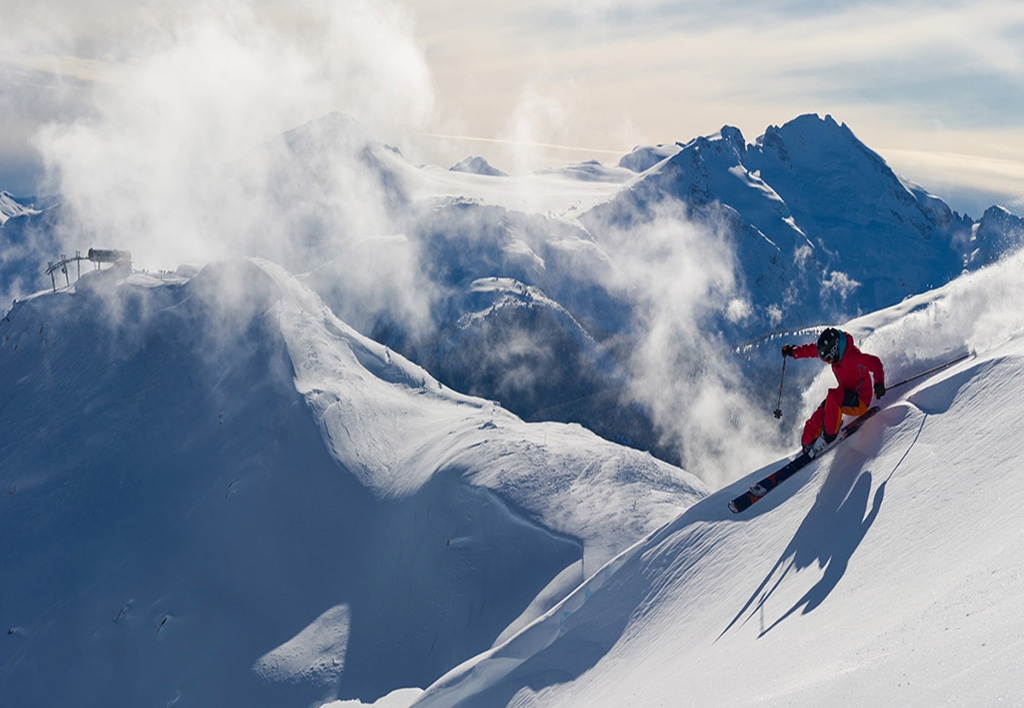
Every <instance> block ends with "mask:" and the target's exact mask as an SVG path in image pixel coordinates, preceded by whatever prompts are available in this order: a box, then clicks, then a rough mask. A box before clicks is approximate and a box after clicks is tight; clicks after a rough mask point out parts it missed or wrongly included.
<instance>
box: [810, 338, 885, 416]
mask: <svg viewBox="0 0 1024 708" xmlns="http://www.w3.org/2000/svg"><path fill="white" fill-rule="evenodd" d="M841 336H842V337H843V338H844V340H845V342H844V344H845V346H843V344H841V345H840V357H839V361H837V362H836V363H835V364H832V373H833V374H835V376H836V381H838V382H839V386H840V388H843V389H847V390H849V391H856V392H857V396H858V397H859V398H860V400H861V401H863V402H864V403H870V402H871V398H872V396H873V394H874V392H873V391H872V388H871V377H872V376H873V377H874V379H875V383H876V384H879V383H880V384H882V385H883V386H885V370H884V369H883V368H882V360H881V359H879V358H878V357H877V356H874V355H873V354H865V353H864V352H862V351H861V350H860V349H858V348H857V347H856V346H854V344H853V336H852V335H850V334H849V333H848V332H843V333H842V335H841ZM817 356H818V347H817V345H815V344H813V343H812V344H801V345H799V346H796V347H793V358H794V359H811V358H817Z"/></svg>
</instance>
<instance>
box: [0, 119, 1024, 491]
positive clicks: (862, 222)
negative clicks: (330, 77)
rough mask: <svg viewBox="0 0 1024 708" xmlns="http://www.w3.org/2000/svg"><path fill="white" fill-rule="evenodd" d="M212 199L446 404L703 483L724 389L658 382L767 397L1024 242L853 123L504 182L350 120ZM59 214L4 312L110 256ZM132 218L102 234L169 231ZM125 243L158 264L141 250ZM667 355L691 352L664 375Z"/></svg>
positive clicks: (247, 242) (200, 203)
mask: <svg viewBox="0 0 1024 708" xmlns="http://www.w3.org/2000/svg"><path fill="white" fill-rule="evenodd" d="M467 164H472V160H469V162H467ZM215 182H216V183H218V184H220V185H228V186H225V187H221V188H220V191H218V192H217V197H216V198H214V197H212V196H211V195H205V194H198V195H196V196H195V202H196V204H194V205H193V206H192V208H194V209H199V210H200V212H199V216H198V217H196V218H193V219H191V220H185V221H186V223H189V222H198V223H199V224H201V226H202V229H203V234H204V237H205V234H206V232H207V231H209V232H211V233H212V234H219V235H220V237H221V238H222V239H223V245H222V247H221V248H219V249H215V251H216V252H217V253H218V254H220V255H219V256H218V257H227V256H234V255H238V254H243V255H244V254H247V255H252V256H258V257H263V258H267V259H269V260H272V261H274V262H276V263H280V264H282V265H283V266H284V267H285V268H287V269H288V270H290V271H291V272H293V273H302V274H305V275H304V279H305V282H306V284H307V285H308V286H309V287H311V288H312V289H313V290H315V291H316V292H317V293H318V294H319V295H320V296H321V297H322V298H323V299H324V300H325V302H326V303H327V304H328V305H329V306H330V307H331V308H332V309H333V310H334V311H335V312H336V313H337V314H338V316H339V317H340V318H341V319H342V320H344V321H345V322H347V323H349V324H350V325H351V326H353V327H355V328H356V329H357V330H358V331H361V332H364V333H367V334H369V335H370V336H371V337H372V338H374V339H375V340H377V341H378V342H381V343H383V344H385V345H386V346H388V347H390V348H391V349H393V350H394V351H397V352H399V353H401V354H403V355H405V356H406V357H407V358H409V359H411V360H413V361H415V362H416V363H418V364H420V365H422V366H424V367H425V368H427V370H428V371H430V372H431V373H432V375H434V376H435V377H437V378H438V379H439V380H440V381H442V382H443V383H445V384H446V385H448V386H451V387H455V388H457V389H459V390H461V391H463V392H465V393H470V394H473V395H478V396H481V397H484V398H487V399H490V400H497V401H500V402H502V404H503V405H505V406H506V407H507V408H508V409H509V410H511V411H512V412H514V413H516V414H517V415H519V416H520V417H522V418H524V419H527V420H534V421H537V420H553V421H560V422H577V423H581V424H583V425H584V426H586V427H587V428H589V429H591V430H593V431H595V432H597V433H598V434H600V435H601V436H603V437H605V438H607V439H611V440H617V441H620V442H624V443H626V444H629V445H632V446H634V447H636V448H638V449H642V450H650V451H652V452H653V453H654V454H656V455H657V456H659V457H661V458H662V459H665V460H667V461H670V462H673V463H676V464H685V465H686V466H688V467H689V468H691V469H697V470H698V471H700V472H701V473H702V474H705V473H706V471H707V470H708V469H711V468H720V467H722V463H723V461H722V460H721V459H712V460H707V461H704V462H700V461H699V460H697V459H695V457H694V452H695V450H694V448H696V447H699V448H702V449H709V448H710V447H717V446H719V444H720V443H718V442H714V443H713V444H711V443H710V441H709V440H707V435H704V436H702V438H701V439H700V440H692V439H687V437H686V436H685V435H684V434H683V431H682V427H685V426H686V425H687V424H688V423H687V421H685V420H684V418H685V417H686V415H687V411H688V409H687V408H685V407H683V406H681V404H679V403H675V402H674V401H686V400H687V399H689V398H690V397H692V396H697V397H698V398H701V397H708V396H711V395H712V392H709V391H707V390H705V391H704V392H703V393H702V392H701V391H699V390H697V391H695V390H692V389H693V388H694V387H693V386H690V387H688V388H687V390H679V389H678V387H677V389H676V390H673V391H670V392H668V391H666V390H665V389H664V386H663V385H662V384H660V383H659V381H658V380H657V379H658V378H664V377H671V378H672V379H674V380H675V381H677V382H688V381H695V380H696V379H697V378H698V377H699V376H704V377H705V380H707V381H711V382H713V384H714V385H713V388H714V389H716V392H714V395H716V396H721V395H726V396H729V397H733V396H738V397H746V398H748V399H762V398H765V397H766V396H768V395H769V394H770V393H771V391H770V390H769V389H770V388H771V386H773V385H774V383H773V381H772V380H773V379H774V378H775V376H776V372H775V368H776V367H777V352H776V349H777V347H776V346H775V344H774V343H773V339H772V337H773V336H775V335H777V334H778V333H781V332H799V331H802V330H804V329H807V328H813V327H816V326H818V325H820V324H822V323H827V322H840V321H844V320H846V319H848V318H849V317H852V316H856V315H857V314H859V313H863V312H870V311H874V310H877V309H878V308H881V307H886V306H889V305H892V304H895V303H897V302H899V301H900V300H901V299H903V298H904V297H906V296H907V295H910V294H913V293H918V292H922V291H924V290H926V289H928V288H931V287H936V286H939V285H941V284H943V283H946V282H949V280H950V279H952V278H954V277H956V276H957V275H958V274H960V273H961V272H963V270H964V269H965V268H966V269H974V268H977V267H981V266H983V265H985V264H986V263H990V262H992V261H993V260H995V259H998V258H999V257H1000V256H1001V254H1003V253H1006V252H1007V251H1010V250H1013V249H1014V248H1016V247H1017V246H1019V244H1020V243H1021V234H1022V233H1024V221H1021V220H1020V219H1019V218H1018V217H1016V216H1014V215H1012V214H1010V213H1009V212H1006V211H1005V210H1003V209H1000V208H995V209H990V210H989V211H987V212H986V214H985V215H984V216H983V217H982V219H981V220H979V221H977V222H975V221H973V220H971V219H970V218H969V217H966V216H961V215H958V214H956V213H954V212H952V211H951V210H950V209H949V208H948V206H946V205H945V204H944V203H943V202H942V201H941V199H939V198H938V197H935V196H934V195H931V194H929V193H928V192H927V191H926V190H925V189H923V188H921V187H919V186H917V185H913V184H910V183H907V182H906V181H905V180H902V179H900V178H899V177H898V176H897V175H895V174H894V173H893V172H892V171H891V170H890V169H889V168H888V166H887V165H886V164H885V162H884V160H883V159H882V158H881V157H880V156H879V155H877V154H876V153H874V152H873V151H871V150H870V149H869V148H868V147H866V146H865V145H864V144H863V143H861V142H860V141H859V140H858V139H857V138H856V136H855V135H854V134H853V132H852V131H851V130H850V129H849V128H848V127H847V126H845V125H841V124H838V123H836V121H834V120H833V119H832V118H831V117H827V116H826V117H825V118H820V117H818V116H816V115H807V116H801V117H799V118H797V119H795V120H793V121H790V122H789V123H786V124H785V125H783V126H781V127H774V126H773V127H769V128H768V129H767V130H766V131H765V133H764V135H763V136H761V137H760V138H758V139H757V140H756V141H755V142H754V143H750V144H748V143H746V141H745V139H744V138H743V136H742V135H741V134H740V132H739V131H738V130H736V129H735V128H729V127H725V128H723V129H722V130H721V131H720V132H719V133H718V134H716V135H713V136H708V137H701V138H696V139H694V140H691V141H689V142H687V143H680V144H675V145H668V146H653V147H642V148H638V149H637V150H635V151H634V152H633V153H631V154H630V155H627V156H624V157H623V158H622V160H621V161H620V164H619V165H618V166H614V167H608V166H604V165H600V164H599V163H593V162H590V163H583V164H580V165H569V166H567V167H565V168H563V169H560V170H549V171H545V172H542V173H536V174H532V175H526V176H502V175H481V174H474V173H471V172H463V171H451V170H445V169H441V168H435V167H431V166H415V165H412V164H411V163H409V162H408V161H407V160H405V159H404V158H403V157H402V156H401V154H400V153H399V152H398V151H397V150H395V149H393V148H391V147H388V146H387V145H385V144H383V143H382V142H380V141H379V140H376V139H375V138H374V137H373V136H372V134H371V133H370V132H369V131H368V130H366V128H365V127H363V126H362V125H360V124H359V123H358V122H357V121H355V120H353V119H352V118H350V117H348V116H345V115H342V114H336V113H335V114H331V115H328V116H325V117H324V118H322V119H320V120H316V121H312V122H310V123H308V124H306V125H303V126H300V127H298V128H296V129H294V130H292V131H289V132H288V133H286V134H284V135H283V136H281V137H280V138H279V139H277V140H272V141H270V142H268V143H267V144H265V145H263V146H261V147H260V148H259V149H258V150H255V151H254V152H253V154H252V155H250V156H248V157H247V158H246V159H243V160H240V161H239V162H237V163H232V164H229V165H224V166H222V167H221V168H220V171H219V172H218V173H217V178H216V180H215ZM235 200H237V202H236V201H235ZM155 201H156V202H157V203H159V204H163V200H161V199H156V200H155ZM90 207H91V208H94V209H95V210H97V211H103V210H106V209H109V210H110V211H114V210H115V209H116V208H117V207H118V205H113V204H111V205H100V206H98V207H97V206H95V205H90ZM62 209H63V205H62V207H58V208H56V209H53V210H49V211H48V212H46V214H45V215H39V216H36V217H31V218H30V219H29V222H31V223H32V224H39V225H42V226H43V227H44V228H42V229H35V227H33V229H34V230H35V231H37V232H40V233H39V234H38V235H37V236H35V237H34V240H35V242H36V243H38V244H47V243H49V244H51V245H50V246H49V247H41V248H40V249H39V250H38V251H36V252H34V253H31V252H25V253H22V251H25V249H24V248H23V247H21V246H19V247H18V248H17V249H14V250H11V249H10V248H9V247H5V248H0V259H8V258H9V255H3V254H13V253H15V252H17V253H18V254H19V256H18V258H17V259H16V263H15V264H14V265H8V261H7V260H4V263H3V266H2V267H3V268H5V269H6V271H7V272H6V273H5V275H6V276H7V277H5V278H4V279H3V280H4V281H6V282H7V283H11V282H17V283H20V284H21V285H19V287H17V288H15V289H14V291H13V292H12V291H11V288H9V287H8V288H7V289H6V296H7V298H6V299H8V300H9V299H10V297H17V296H21V295H24V294H25V293H26V292H31V291H32V288H30V287H29V286H28V283H30V282H35V289H40V288H42V287H46V286H48V285H49V283H48V282H46V281H43V280H42V277H43V276H42V270H43V268H42V265H43V264H44V263H45V262H46V261H47V260H50V259H55V258H56V257H57V254H58V253H59V252H60V251H61V249H63V250H64V251H69V252H73V251H74V249H75V248H81V249H85V248H88V247H89V246H92V245H103V246H107V245H108V244H107V243H103V244H94V243H89V242H86V241H84V240H80V241H81V242H79V241H76V242H75V244H73V247H71V246H68V245H64V244H66V243H67V241H68V239H69V238H71V236H72V235H73V234H75V233H76V226H75V224H76V223H77V222H76V219H78V218H79V215H78V213H76V211H75V210H74V209H70V208H68V209H63V211H62ZM78 211H79V212H81V211H82V209H81V208H79V210H78ZM136 211H138V209H135V210H134V211H130V212H129V213H128V215H127V216H123V217H121V218H119V219H116V220H115V219H109V220H107V221H104V222H103V223H102V224H101V226H103V225H108V226H109V225H110V224H113V225H115V226H116V225H117V224H120V223H121V222H125V223H127V224H131V225H133V226H134V225H135V224H137V223H140V222H141V223H146V221H147V219H149V218H150V217H149V216H148V215H147V214H146V213H142V214H136V213H135V212H136ZM44 216H45V219H44V218H43V217H44ZM14 221H18V222H21V221H25V220H24V219H15V220H14ZM108 221H109V222H110V224H108V223H107V222H108ZM163 221H166V219H164V220H162V221H161V223H163ZM12 223H13V222H12ZM5 231H6V230H0V242H3V241H5V240H8V239H9V238H11V237H9V236H8V235H7V234H6V233H5ZM22 231H24V226H23V227H22ZM122 231H123V230H122ZM122 231H117V233H122ZM94 232H98V233H101V234H103V237H104V238H107V235H106V234H107V233H109V231H107V230H103V229H97V228H93V229H92V230H91V231H87V234H88V235H89V238H93V237H94V235H93V234H94ZM58 233H59V234H60V238H59V239H58V238H57V237H56V236H55V234H58ZM134 233H135V232H134V231H132V230H129V233H128V234H127V235H126V236H127V238H129V239H130V238H134ZM213 238H214V240H216V236H214V237H213ZM58 243H60V244H62V245H60V246H58V245H57V244H58ZM109 245H116V246H119V247H126V248H130V249H132V250H133V252H135V253H136V254H143V253H144V252H145V250H146V249H147V248H148V247H149V244H147V243H146V242H145V238H143V239H142V242H140V243H126V244H109ZM19 249H20V250H19ZM170 265H172V266H173V264H170ZM488 283H490V284H488ZM0 284H3V283H2V282H0ZM687 333H689V334H687ZM694 333H697V335H698V336H691V335H693V334H694ZM659 341H673V342H675V344H673V346H674V347H677V348H678V349H679V352H678V355H677V356H676V358H675V361H673V362H671V365H669V364H668V363H666V362H662V365H663V366H664V367H665V368H670V369H671V371H666V372H659V373H658V374H657V375H656V376H655V375H653V374H652V373H651V372H652V371H653V369H654V366H655V364H654V363H653V362H652V361H650V360H649V359H650V357H651V356H655V357H656V356H657V355H656V353H653V354H652V352H656V350H657V348H658V347H659V346H661V345H660V344H658V342H659ZM681 343H682V344H681ZM510 344H511V345H512V346H510ZM769 345H770V346H769ZM709 364H714V365H715V366H717V367H718V371H716V372H715V376H713V377H708V376H707V370H708V366H709ZM702 372H703V373H702ZM704 388H705V389H707V388H708V387H707V386H705V387H704ZM722 389H725V391H724V394H723V393H722ZM663 394H665V395H663ZM659 397H661V398H662V399H663V400H658V399H659ZM711 427H714V426H713V425H712V426H711ZM785 432H786V434H788V431H785ZM779 441H780V440H779V439H778V438H777V439H776V440H775V441H774V443H775V444H777V443H778V442H779ZM736 473H737V471H736V470H729V471H727V472H726V473H725V474H726V476H729V475H735V474H736Z"/></svg>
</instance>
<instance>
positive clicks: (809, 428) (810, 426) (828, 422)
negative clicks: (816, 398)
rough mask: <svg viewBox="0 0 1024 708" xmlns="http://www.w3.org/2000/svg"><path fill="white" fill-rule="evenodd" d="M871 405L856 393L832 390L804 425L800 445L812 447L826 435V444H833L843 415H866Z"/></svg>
mask: <svg viewBox="0 0 1024 708" xmlns="http://www.w3.org/2000/svg"><path fill="white" fill-rule="evenodd" d="M870 403H871V402H870V401H867V402H864V401H861V400H860V396H858V395H857V392H856V391H851V390H849V389H843V388H830V389H829V390H828V395H826V396H825V400H824V401H822V402H821V405H820V406H818V408H817V409H816V410H815V411H814V413H812V414H811V417H810V418H808V419H807V422H806V423H804V434H803V437H802V438H801V440H800V444H801V445H810V444H811V443H812V442H814V441H815V439H817V437H818V436H819V435H824V436H825V440H826V442H832V440H833V439H834V438H835V436H836V435H838V434H839V427H840V426H841V425H842V424H843V415H861V414H862V413H866V412H867V410H868V406H869V405H870Z"/></svg>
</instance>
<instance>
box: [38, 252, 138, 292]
mask: <svg viewBox="0 0 1024 708" xmlns="http://www.w3.org/2000/svg"><path fill="white" fill-rule="evenodd" d="M82 261H90V262H91V263H92V264H93V269H94V270H99V269H100V268H102V267H103V264H104V263H109V264H111V265H127V266H128V267H129V268H131V264H132V253H131V251H118V250H114V249H108V248H90V249H89V253H88V255H85V256H83V255H82V252H81V251H75V255H73V256H71V257H68V256H65V255H61V257H60V260H59V261H57V262H56V263H49V264H47V268H46V274H47V275H48V276H50V283H51V284H52V285H53V290H54V292H56V291H57V275H56V273H57V272H60V273H63V274H64V282H65V285H66V286H70V285H71V274H70V273H69V272H68V266H69V265H71V264H72V263H74V264H75V265H76V267H77V270H78V274H77V275H76V277H75V280H77V279H78V278H81V277H82Z"/></svg>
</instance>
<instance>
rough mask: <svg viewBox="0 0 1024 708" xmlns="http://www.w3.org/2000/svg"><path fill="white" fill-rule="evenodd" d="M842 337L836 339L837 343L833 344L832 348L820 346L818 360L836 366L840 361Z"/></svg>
mask: <svg viewBox="0 0 1024 708" xmlns="http://www.w3.org/2000/svg"><path fill="white" fill-rule="evenodd" d="M841 339H842V337H836V339H835V341H834V342H832V346H826V345H825V344H819V345H818V358H819V359H822V360H823V361H827V362H828V363H830V364H834V363H835V362H837V361H839V342H840V340H841Z"/></svg>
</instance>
